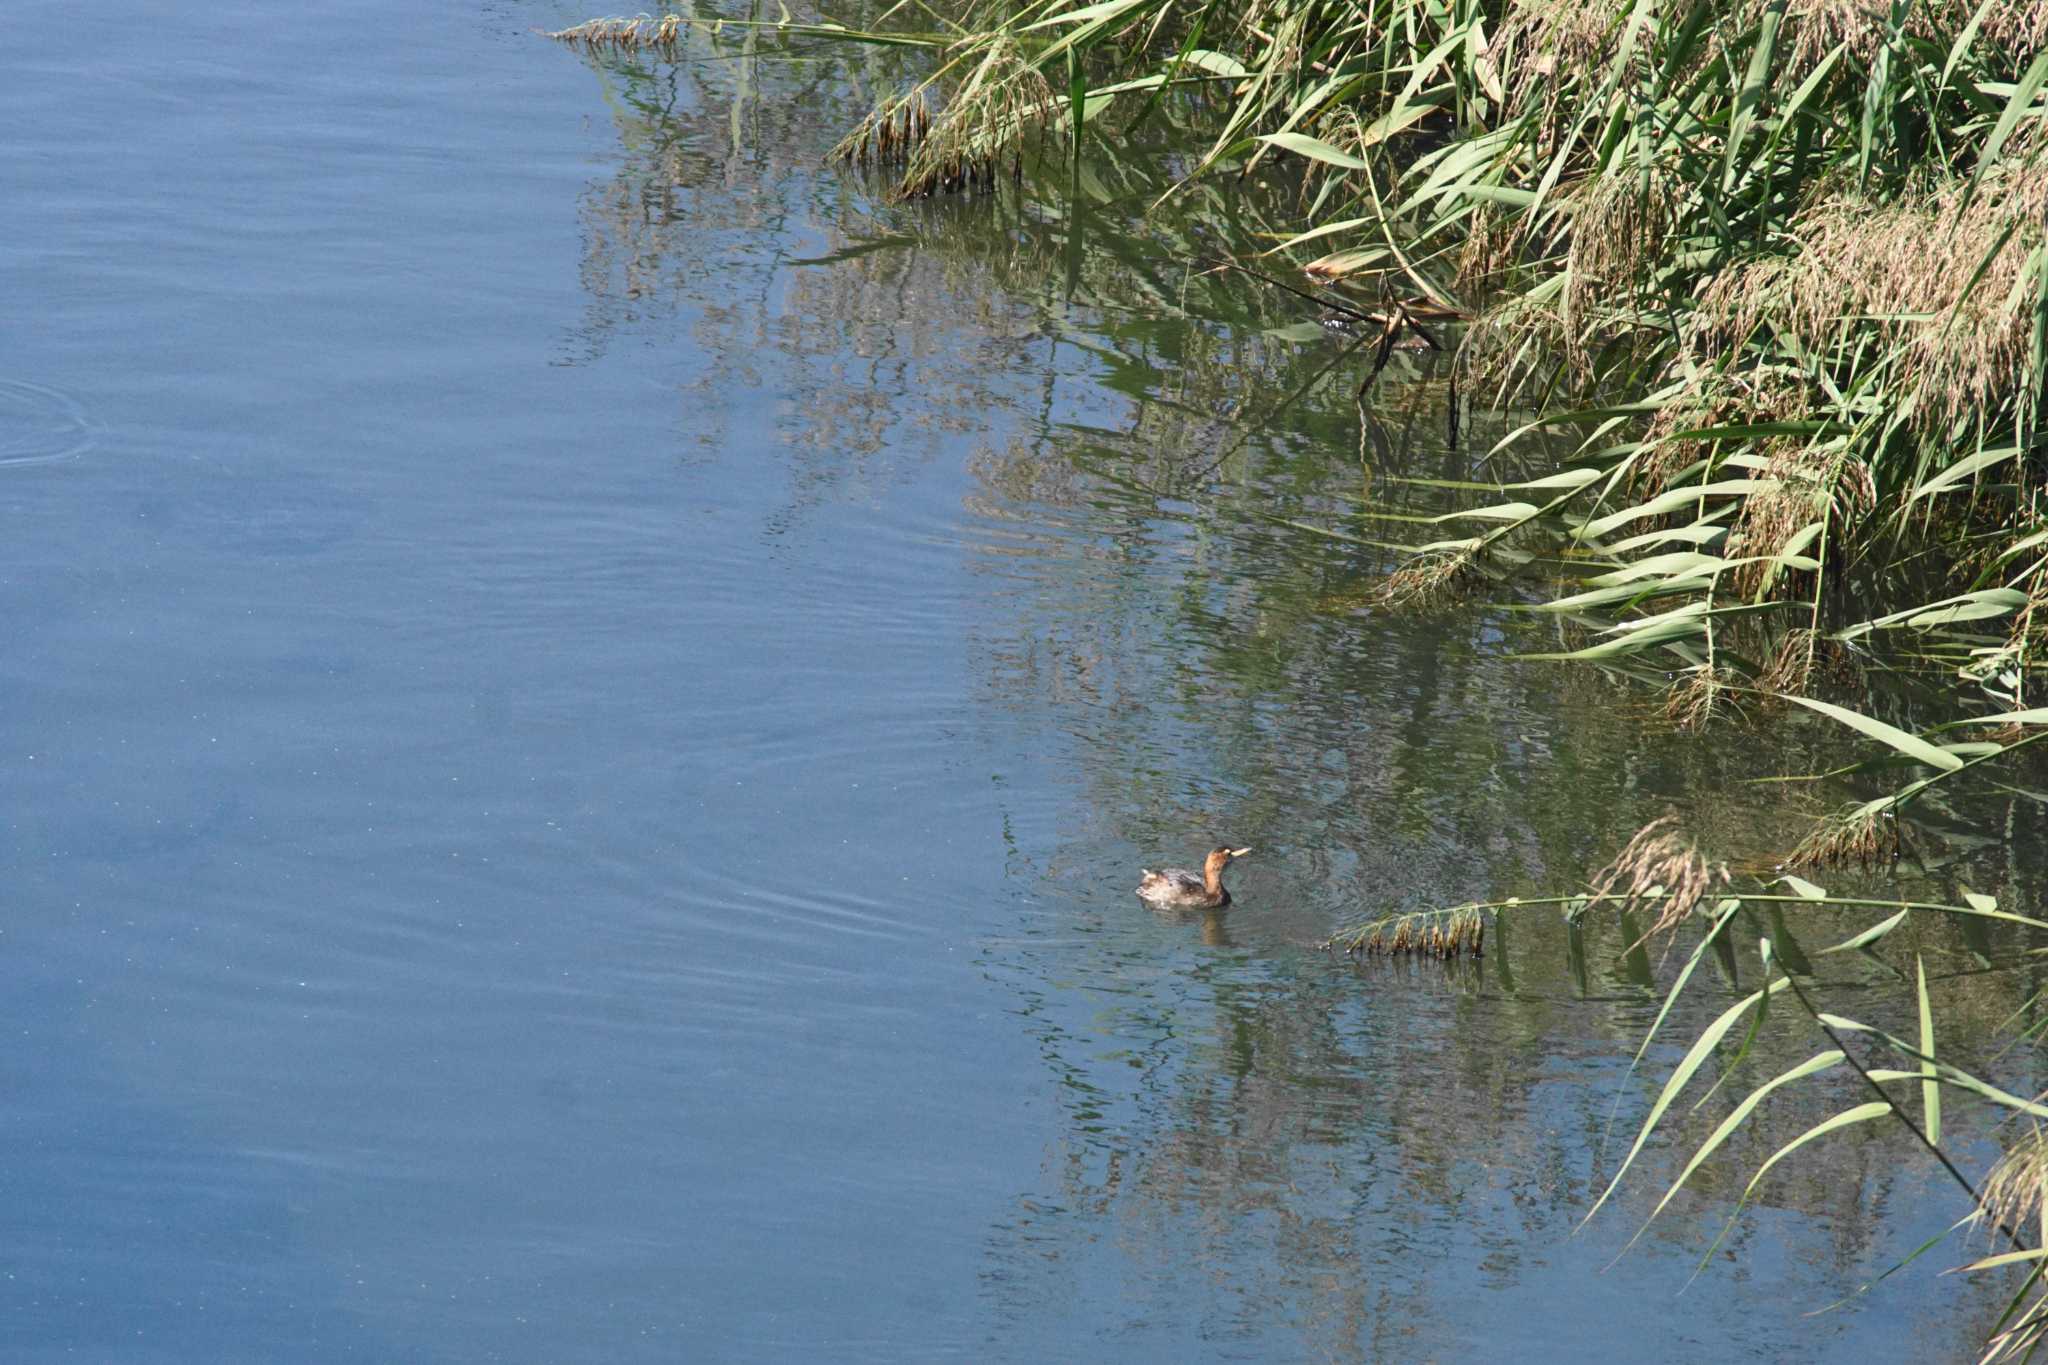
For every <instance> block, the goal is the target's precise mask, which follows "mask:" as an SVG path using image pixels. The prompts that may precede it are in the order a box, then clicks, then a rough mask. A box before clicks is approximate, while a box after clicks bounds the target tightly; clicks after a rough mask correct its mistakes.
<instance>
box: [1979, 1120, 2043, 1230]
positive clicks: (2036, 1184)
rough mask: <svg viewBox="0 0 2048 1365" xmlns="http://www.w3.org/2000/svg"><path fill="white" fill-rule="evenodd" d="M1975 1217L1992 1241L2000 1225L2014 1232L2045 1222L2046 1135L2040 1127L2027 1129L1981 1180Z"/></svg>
mask: <svg viewBox="0 0 2048 1365" xmlns="http://www.w3.org/2000/svg"><path fill="white" fill-rule="evenodd" d="M1977 1217H1978V1218H1979V1219H1980V1220H1981V1221H1982V1222H1983V1223H1984V1225H1985V1232H1986V1233H1987V1234H1988V1235H1989V1236H1990V1237H1991V1238H1992V1239H1993V1240H1994V1241H1996V1240H1997V1238H1998V1235H1999V1234H1998V1226H1999V1225H2000V1224H2001V1223H2002V1224H2004V1225H2005V1226H2006V1227H2008V1228H2012V1229H2014V1230H2015V1231H2017V1230H2019V1229H2022V1228H2025V1227H2027V1226H2028V1225H2029V1224H2032V1225H2034V1226H2036V1227H2039V1226H2042V1225H2043V1221H2044V1219H2048V1134H2044V1133H2043V1131H2042V1129H2041V1128H2040V1126H2039V1125H2035V1126H2033V1127H2030V1128H2029V1129H2028V1130H2027V1132H2026V1133H2025V1134H2024V1135H2023V1136H2022V1137H2021V1138H2020V1139H2019V1140H2018V1141H2017V1142H2015V1143H2014V1144H2013V1145H2012V1146H2011V1147H2010V1148H2008V1149H2007V1150H2006V1153H2005V1155H2004V1156H2002V1157H2000V1158H1999V1159H1998V1161H1997V1163H1996V1164H1994V1165H1993V1166H1992V1168H1991V1173H1990V1174H1989V1175H1987V1176H1985V1177H1984V1183H1983V1185H1982V1186H1981V1187H1980V1188H1979V1189H1978V1191H1977Z"/></svg>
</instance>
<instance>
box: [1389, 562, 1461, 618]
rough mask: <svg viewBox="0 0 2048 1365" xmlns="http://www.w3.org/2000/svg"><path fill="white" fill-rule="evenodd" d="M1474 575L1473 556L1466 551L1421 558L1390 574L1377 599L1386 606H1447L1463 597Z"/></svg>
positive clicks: (1412, 607) (1411, 607) (1410, 607)
mask: <svg viewBox="0 0 2048 1365" xmlns="http://www.w3.org/2000/svg"><path fill="white" fill-rule="evenodd" d="M1471 575H1472V556H1471V555H1470V554H1469V553H1467V552H1465V551H1462V550H1460V551H1450V552H1433V553H1429V554H1424V555H1418V556H1417V557H1416V558H1415V559H1413V560H1411V561H1410V562H1408V563H1407V564H1404V565H1402V566H1401V567H1400V568H1398V569H1396V570H1394V572H1392V573H1391V574H1388V575H1387V581H1386V582H1384V583H1382V584H1381V585H1380V586H1379V590H1378V591H1377V592H1376V593H1374V595H1373V596H1374V600H1375V602H1377V603H1378V605H1380V606H1383V607H1397V608H1407V609H1411V610H1412V609H1417V608H1426V607H1437V606H1443V605H1446V604H1448V603H1450V602H1453V601H1456V600H1457V599H1458V598H1459V597H1460V596H1461V595H1463V593H1464V590H1465V588H1466V587H1467V585H1468V584H1469V582H1470V580H1471Z"/></svg>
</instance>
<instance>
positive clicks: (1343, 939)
mask: <svg viewBox="0 0 2048 1365" xmlns="http://www.w3.org/2000/svg"><path fill="white" fill-rule="evenodd" d="M1485 939H1486V917H1485V914H1484V912H1482V911H1479V910H1475V909H1473V908H1472V907H1470V906H1457V907H1454V908H1452V909H1448V910H1418V911H1414V912H1412V913H1410V914H1405V915H1390V916H1387V917H1386V918H1384V919H1378V920H1374V921H1372V922H1371V923H1369V924H1362V925H1357V926H1355V927H1353V928H1351V929H1347V930H1345V931H1343V932H1341V933H1339V934H1337V935H1336V936H1335V937H1332V938H1330V939H1328V940H1326V941H1325V942H1324V943H1323V945H1322V947H1323V948H1324V949H1326V950H1327V949H1330V948H1333V947H1336V946H1337V945H1338V944H1340V943H1341V944H1343V945H1344V951H1345V953H1346V954H1347V955H1348V956H1352V957H1357V956H1360V955H1363V956H1365V957H1397V956H1402V955H1407V954H1413V955H1417V956H1425V957H1433V958H1436V959H1438V960H1439V961H1450V960H1452V959H1454V958H1458V957H1464V956H1470V957H1477V956H1479V955H1480V952H1481V949H1482V945H1483V944H1484V942H1485Z"/></svg>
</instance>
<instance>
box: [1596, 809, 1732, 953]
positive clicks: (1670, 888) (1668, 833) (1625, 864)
mask: <svg viewBox="0 0 2048 1365" xmlns="http://www.w3.org/2000/svg"><path fill="white" fill-rule="evenodd" d="M1727 882H1728V867H1727V864H1725V863H1722V864H1713V863H1710V862H1708V861H1707V858H1706V856H1705V855H1704V854H1702V853H1701V852H1700V851H1699V849H1698V848H1697V847H1696V846H1695V845H1694V844H1693V842H1692V841H1691V840H1690V839H1687V838H1685V837H1684V836H1683V835H1682V834H1680V833H1679V831H1678V817H1677V816H1676V815H1663V816H1659V817H1658V818H1657V819H1655V820H1652V821H1651V822H1650V823H1649V824H1647V825H1644V826H1643V827H1642V828H1641V829H1639V830H1637V831H1636V833H1635V837H1634V838H1632V839H1630V840H1629V841H1628V845H1627V847H1625V848H1623V849H1622V851H1621V852H1620V853H1619V854H1617V855H1615V859H1614V861H1613V862H1611V863H1609V864H1608V865H1607V866H1606V867H1605V868H1603V869H1602V870H1601V871H1600V873H1599V874H1598V875H1597V876H1595V877H1594V879H1593V888H1592V899H1593V900H1594V901H1595V902H1599V901H1604V900H1618V901H1620V902H1621V906H1620V908H1621V909H1623V910H1632V909H1635V908H1636V907H1637V906H1644V905H1650V904H1656V905H1657V906H1658V911H1657V918H1656V920H1655V921H1654V922H1653V923H1652V924H1651V925H1650V928H1649V930H1648V931H1647V932H1646V933H1645V934H1644V935H1643V937H1644V938H1645V939H1648V938H1654V937H1656V936H1658V935H1660V934H1667V933H1670V932H1671V931H1672V930H1674V929H1676V928H1677V927H1678V926H1679V925H1681V924H1683V923H1684V922H1685V921H1686V919H1688V918H1689V917H1690V916H1691V915H1692V913H1693V911H1694V910H1695V909H1697V908H1698V906H1699V903H1700V901H1701V900H1702V899H1703V898H1704V897H1705V896H1706V894H1707V892H1708V891H1710V890H1712V889H1713V888H1714V887H1716V886H1725V885H1726V884H1727Z"/></svg>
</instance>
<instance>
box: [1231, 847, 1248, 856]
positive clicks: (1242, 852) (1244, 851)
mask: <svg viewBox="0 0 2048 1365" xmlns="http://www.w3.org/2000/svg"><path fill="white" fill-rule="evenodd" d="M1250 853H1251V850H1250V849H1248V848H1233V849H1232V850H1230V856H1231V857H1233V858H1243V857H1246V856H1248V855H1249V854H1250Z"/></svg>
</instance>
